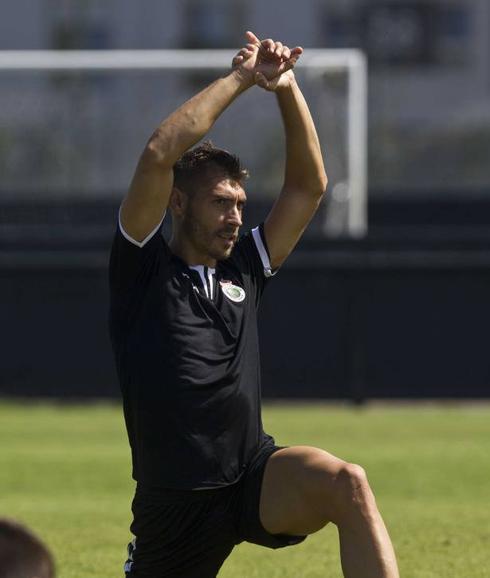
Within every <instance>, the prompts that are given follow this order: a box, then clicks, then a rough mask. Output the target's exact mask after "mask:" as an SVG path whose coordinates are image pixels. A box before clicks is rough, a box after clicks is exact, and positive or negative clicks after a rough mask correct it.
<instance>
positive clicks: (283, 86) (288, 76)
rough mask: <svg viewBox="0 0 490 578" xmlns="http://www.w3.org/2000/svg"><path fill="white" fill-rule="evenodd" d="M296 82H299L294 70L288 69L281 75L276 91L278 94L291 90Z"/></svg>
mask: <svg viewBox="0 0 490 578" xmlns="http://www.w3.org/2000/svg"><path fill="white" fill-rule="evenodd" d="M296 84H297V83H296V77H295V75H294V72H293V71H292V70H288V71H287V72H284V74H283V75H282V76H281V79H280V81H279V84H278V85H277V88H276V90H275V92H276V93H278V94H279V93H286V92H289V91H291V90H292V89H293V88H294V86H295V85H296Z"/></svg>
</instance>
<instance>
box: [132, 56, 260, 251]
mask: <svg viewBox="0 0 490 578" xmlns="http://www.w3.org/2000/svg"><path fill="white" fill-rule="evenodd" d="M252 84H253V79H252V78H250V77H249V76H247V75H246V74H244V71H243V70H241V69H240V67H235V68H234V69H233V70H232V71H231V72H230V73H229V74H227V75H226V76H225V77H223V78H219V79H218V80H216V81H215V82H213V83H212V84H211V85H209V86H208V87H207V88H205V89H204V90H202V91H201V92H199V93H198V94H196V95H195V96H194V97H193V98H191V99H190V100H188V101H187V102H186V103H184V104H183V105H182V106H181V107H180V108H178V109H177V110H176V111H175V112H174V113H172V114H171V115H170V116H169V117H168V118H166V119H165V120H164V121H163V122H162V123H161V124H160V126H159V127H158V128H157V129H156V130H155V132H154V133H153V134H152V136H151V138H150V140H149V141H148V143H147V145H146V147H145V148H144V150H143V153H142V154H141V157H140V159H139V162H138V166H137V168H136V172H135V174H134V176H133V179H132V182H131V185H130V188H129V191H128V193H127V195H126V197H125V199H124V201H123V204H122V207H121V222H122V225H123V228H124V230H125V231H126V233H128V234H129V235H130V236H131V237H132V238H133V239H134V240H136V241H142V240H143V239H145V238H146V237H147V235H148V234H149V233H150V232H151V231H153V230H154V228H155V227H156V226H157V225H158V223H159V222H160V221H161V220H162V218H163V215H164V213H165V211H166V209H167V205H168V202H169V198H170V194H171V192H172V186H173V166H174V164H175V163H176V162H177V160H178V159H179V158H180V157H181V156H182V154H183V153H184V152H185V151H186V150H187V149H188V148H190V147H192V146H193V145H194V144H195V143H197V142H198V141H199V140H200V139H201V138H203V137H204V135H205V134H206V133H207V132H208V131H209V130H210V128H211V127H212V126H213V124H214V122H215V121H216V119H217V118H218V117H219V115H220V114H221V113H222V112H223V111H224V110H225V109H226V108H227V107H228V106H229V105H230V104H231V103H232V102H233V100H234V99H235V98H236V97H237V96H238V95H239V94H240V93H241V92H243V91H244V90H246V89H247V88H249V87H250V86H252Z"/></svg>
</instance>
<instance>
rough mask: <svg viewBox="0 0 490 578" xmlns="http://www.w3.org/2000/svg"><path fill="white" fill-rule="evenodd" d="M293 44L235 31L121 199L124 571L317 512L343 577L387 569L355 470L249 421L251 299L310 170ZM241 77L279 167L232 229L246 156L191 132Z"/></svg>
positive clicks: (320, 178)
mask: <svg viewBox="0 0 490 578" xmlns="http://www.w3.org/2000/svg"><path fill="white" fill-rule="evenodd" d="M301 54H302V49H301V48H300V47H296V48H293V49H289V48H288V47H287V46H285V45H283V44H282V43H281V42H275V41H273V40H272V39H267V40H263V41H260V40H259V39H258V38H257V37H256V36H255V35H254V34H252V33H251V32H247V44H246V45H245V46H244V47H243V48H242V49H241V50H240V51H239V52H238V53H237V54H236V56H235V58H234V59H233V62H232V67H231V70H230V71H229V73H228V74H226V75H225V76H223V77H222V78H219V79H217V80H216V81H215V82H213V83H212V84H211V85H209V86H208V87H207V88H205V89H204V90H203V91H202V92H199V93H198V94H197V95H195V96H194V97H193V98H191V99H190V100H189V101H187V102H186V103H185V104H183V105H182V106H181V107H180V108H179V109H177V110H176V111H175V112H174V113H172V114H171V115H170V116H169V117H168V118H167V119H165V120H164V121H163V122H162V123H161V124H160V126H158V128H157V129H156V130H155V132H154V133H153V135H152V136H151V138H150V140H149V142H148V143H147V145H146V147H145V149H144V151H143V153H142V155H141V158H140V160H139V163H138V166H137V169H136V172H135V175H134V178H133V180H132V183H131V186H130V189H129V192H128V194H127V196H126V197H125V199H124V201H123V203H122V206H121V210H120V214H119V224H118V227H117V232H116V236H115V239H114V244H113V248H112V254H111V263H110V285H111V315H110V328H111V338H112V342H113V348H114V353H115V358H116V365H117V370H118V375H119V380H120V385H121V389H122V393H123V402H124V414H125V420H126V426H127V430H128V436H129V441H130V445H131V450H132V459H133V477H134V478H135V480H136V481H137V487H136V494H135V497H134V500H133V515H134V521H133V523H132V525H131V531H132V533H133V534H134V536H135V539H134V540H133V541H132V543H131V544H130V545H129V547H128V552H129V555H128V560H127V562H126V565H125V571H126V576H127V578H150V577H151V578H177V577H181V578H182V577H185V578H212V577H215V576H216V575H217V573H218V571H219V569H220V567H221V565H222V564H223V562H224V560H225V559H226V558H227V556H228V555H229V554H230V552H231V551H232V549H233V547H234V546H235V545H236V544H238V543H240V542H242V541H248V542H253V543H256V544H259V545H262V546H266V547H270V548H280V547H283V546H288V545H293V544H297V543H299V542H301V541H302V540H304V539H305V537H306V536H307V535H308V534H311V533H313V532H316V531H318V530H320V529H321V528H322V527H324V526H325V525H326V524H327V523H328V522H333V523H334V524H336V525H337V527H338V530H339V535H340V549H341V558H342V567H343V571H344V575H345V576H346V577H348V578H396V577H397V576H398V570H397V565H396V561H395V555H394V552H393V548H392V545H391V542H390V539H389V537H388V533H387V531H386V528H385V526H384V523H383V521H382V519H381V516H380V514H379V512H378V509H377V507H376V503H375V500H374V497H373V494H372V492H371V489H370V487H369V485H368V481H367V479H366V475H365V473H364V471H363V470H362V468H361V467H359V466H357V465H353V464H349V463H346V462H345V461H343V460H340V459H338V458H336V457H334V456H332V455H330V454H329V453H327V452H325V451H323V450H320V449H316V448H312V447H302V446H298V447H288V448H279V447H277V446H276V445H275V443H274V439H273V438H272V437H270V436H269V435H267V434H265V433H264V431H263V429H262V421H261V414H260V367H259V347H258V338H257V309H258V306H259V302H260V298H261V295H262V292H263V291H264V289H265V288H266V286H267V285H268V283H269V282H271V279H272V277H273V275H274V274H275V273H276V271H277V270H278V269H279V267H280V266H281V264H282V263H283V262H284V260H285V259H286V257H287V256H288V255H289V253H290V252H291V251H292V249H293V248H294V246H295V245H296V243H297V241H298V239H299V238H300V236H301V234H302V233H303V231H304V229H305V227H306V226H307V224H308V222H309V221H310V219H311V218H312V216H313V214H314V213H315V211H316V210H317V208H318V206H319V203H320V201H321V199H322V196H323V194H324V192H325V188H326V185H327V177H326V175H325V169H324V166H323V161H322V156H321V151H320V146H319V142H318V137H317V134H316V131H315V127H314V124H313V120H312V118H311V115H310V113H309V110H308V106H307V104H306V102H305V99H304V98H303V95H302V93H301V90H300V88H299V87H298V84H297V82H296V80H295V76H294V73H293V70H292V69H293V67H294V65H295V63H296V62H297V60H298V58H299V57H300V56H301ZM256 84H257V85H259V86H260V87H262V88H264V89H266V90H268V91H270V92H273V93H275V97H276V99H277V103H278V106H279V109H280V111H281V114H282V119H283V124H284V129H285V133H286V168H285V176H284V184H283V187H282V190H281V192H280V195H279V196H278V198H277V200H276V202H275V204H274V206H273V208H272V210H271V212H270V213H269V215H268V217H267V218H266V220H265V222H264V223H263V224H260V225H259V226H257V227H256V228H254V229H253V230H251V231H249V232H247V233H246V234H245V235H243V236H241V237H239V236H238V234H239V229H240V226H241V224H242V213H243V209H244V206H245V202H246V194H245V190H244V181H245V177H246V175H247V173H246V171H245V170H244V169H243V167H242V166H241V164H240V161H239V160H238V158H237V157H236V156H234V155H232V154H230V153H229V152H227V151H225V150H222V149H218V148H215V147H214V146H212V145H211V144H210V143H204V144H202V145H201V146H197V147H196V148H192V147H193V146H194V145H196V144H197V143H198V142H199V141H200V140H201V139H202V138H203V137H205V135H206V133H207V132H208V131H209V130H210V129H211V127H212V126H213V124H214V122H215V121H216V119H217V118H218V117H219V116H220V114H221V113H222V112H223V111H224V110H225V109H226V108H227V107H228V106H230V105H231V104H232V103H233V101H234V100H235V99H236V98H238V97H239V96H240V94H242V93H243V92H244V91H246V90H249V89H251V88H252V87H253V86H254V85H256ZM250 114H253V110H251V111H250ZM245 122H246V121H245ZM237 130H240V126H239V124H238V123H237ZM257 138H260V134H258V135H257ZM249 146H254V143H253V142H250V143H249ZM167 209H169V211H170V213H171V215H172V237H171V239H170V241H169V243H168V244H167V243H166V242H165V240H164V239H163V237H162V235H161V234H160V230H161V226H162V220H163V218H164V214H165V211H166V210H167ZM305 570H306V569H305Z"/></svg>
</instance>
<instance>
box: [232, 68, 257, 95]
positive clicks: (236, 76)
mask: <svg viewBox="0 0 490 578" xmlns="http://www.w3.org/2000/svg"><path fill="white" fill-rule="evenodd" d="M228 76H230V77H231V78H233V80H234V81H235V82H236V83H237V85H238V88H239V89H240V90H241V91H244V90H247V89H249V88H250V87H252V86H253V85H254V84H255V80H254V77H253V75H252V74H251V73H249V72H247V71H245V70H243V69H242V68H239V67H237V68H233V69H232V70H231V72H230V73H229V75H228Z"/></svg>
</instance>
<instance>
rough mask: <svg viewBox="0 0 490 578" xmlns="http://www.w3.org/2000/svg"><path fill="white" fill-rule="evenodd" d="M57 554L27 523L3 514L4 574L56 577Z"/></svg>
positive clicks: (0, 554)
mask: <svg viewBox="0 0 490 578" xmlns="http://www.w3.org/2000/svg"><path fill="white" fill-rule="evenodd" d="M54 575H55V568H54V562H53V558H52V556H51V554H50V552H49V550H48V549H47V548H46V546H45V545H44V544H43V543H42V542H41V540H40V539H39V538H38V537H37V536H36V535H35V534H34V533H33V532H32V531H31V530H29V529H28V528H26V527H25V526H24V525H22V524H20V523H19V522H16V521H14V520H10V519H8V518H0V578H31V577H34V576H35V577H36V578H54Z"/></svg>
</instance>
